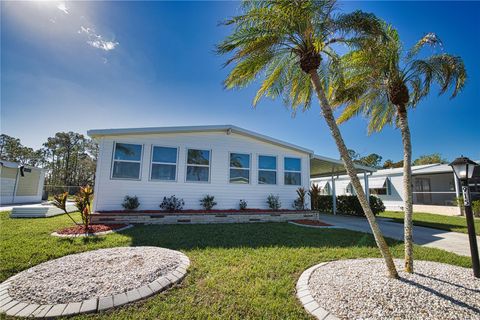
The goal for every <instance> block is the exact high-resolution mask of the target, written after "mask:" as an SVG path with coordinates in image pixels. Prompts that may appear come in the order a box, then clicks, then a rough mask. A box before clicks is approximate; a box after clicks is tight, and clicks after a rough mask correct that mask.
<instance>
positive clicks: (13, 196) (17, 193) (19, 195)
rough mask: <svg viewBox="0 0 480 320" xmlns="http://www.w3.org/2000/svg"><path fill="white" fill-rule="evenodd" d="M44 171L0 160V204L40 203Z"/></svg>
mask: <svg viewBox="0 0 480 320" xmlns="http://www.w3.org/2000/svg"><path fill="white" fill-rule="evenodd" d="M44 180H45V170H44V169H42V168H36V167H31V166H21V165H20V164H19V163H16V162H10V161H4V160H0V204H1V205H7V204H17V203H35V202H41V201H42V191H43V185H44Z"/></svg>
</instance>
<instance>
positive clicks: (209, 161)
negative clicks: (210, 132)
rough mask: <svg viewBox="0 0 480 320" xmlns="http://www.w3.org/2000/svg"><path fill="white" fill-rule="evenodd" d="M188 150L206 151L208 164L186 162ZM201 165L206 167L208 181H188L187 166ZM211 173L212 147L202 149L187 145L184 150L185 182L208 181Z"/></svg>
mask: <svg viewBox="0 0 480 320" xmlns="http://www.w3.org/2000/svg"><path fill="white" fill-rule="evenodd" d="M188 150H200V151H208V152H209V153H208V155H209V158H208V165H204V164H188ZM189 166H191V167H203V168H208V181H189V180H187V179H188V167H189ZM211 175H212V149H207V148H205V149H203V148H201V147H187V148H186V150H185V183H210V180H211Z"/></svg>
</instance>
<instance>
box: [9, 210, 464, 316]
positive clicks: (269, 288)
mask: <svg viewBox="0 0 480 320" xmlns="http://www.w3.org/2000/svg"><path fill="white" fill-rule="evenodd" d="M76 215H77V216H76V217H77V218H78V214H76ZM0 223H1V229H2V232H1V233H0V250H1V251H0V252H1V260H0V281H3V280H5V279H6V278H8V277H10V276H12V275H14V274H16V273H18V272H20V271H22V270H24V269H27V268H29V267H32V266H34V265H37V264H39V263H41V262H44V261H47V260H50V259H54V258H57V257H61V256H64V255H67V254H71V253H75V252H82V251H88V250H94V249H98V248H106V247H115V246H142V245H151V246H161V247H166V248H171V249H175V250H180V251H182V252H184V253H185V254H186V255H187V256H188V257H190V259H191V261H192V265H191V267H190V269H189V273H188V275H187V277H186V278H185V279H184V281H183V283H182V284H180V285H178V286H177V287H175V288H172V289H171V290H169V291H167V292H165V293H161V294H158V295H155V296H153V297H151V298H149V299H147V300H145V301H143V302H138V303H134V304H132V305H128V306H124V307H121V308H117V309H114V310H111V311H108V312H104V313H100V314H96V315H83V316H77V317H76V319H87V318H88V319H207V318H208V319H311V318H310V317H309V316H308V315H307V313H306V312H305V311H304V309H303V307H302V306H301V305H300V303H299V302H298V301H297V299H296V297H295V284H296V281H297V279H298V277H299V276H300V274H301V273H302V272H303V271H304V270H305V269H307V268H308V267H310V266H312V265H314V264H317V263H319V262H322V261H329V260H336V259H351V258H363V257H380V254H379V251H378V250H377V248H376V246H375V243H374V240H373V238H372V236H371V235H368V234H364V233H358V232H353V231H347V230H341V229H312V228H303V227H298V226H294V225H290V224H287V223H257V224H217V225H163V226H162V225H159V226H152V225H149V226H143V225H139V226H135V228H132V229H129V230H125V231H124V232H122V233H121V234H110V235H106V236H100V237H96V238H76V239H68V238H56V237H52V236H50V233H51V232H52V231H55V230H58V229H59V228H62V227H66V226H69V225H71V222H70V221H69V220H68V217H66V216H57V217H52V218H45V219H10V218H8V212H2V213H0ZM389 244H390V245H391V249H392V251H393V253H394V255H395V256H396V257H399V258H401V257H402V255H403V245H402V243H401V242H398V241H393V240H390V241H389ZM415 250H416V257H417V259H419V260H433V261H439V262H444V263H449V264H454V265H459V266H463V267H470V265H471V264H470V259H469V258H468V257H461V256H458V255H455V254H452V253H448V252H445V251H442V250H438V249H433V248H425V247H418V246H416V247H415ZM365 272H368V270H365ZM378 276H381V275H378ZM79 277H81V275H79ZM1 317H2V316H0V318H1ZM3 317H4V316H3Z"/></svg>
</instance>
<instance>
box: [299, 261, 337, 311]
mask: <svg viewBox="0 0 480 320" xmlns="http://www.w3.org/2000/svg"><path fill="white" fill-rule="evenodd" d="M326 264H328V262H322V263H319V264H317V265H314V266H313V267H310V268H308V269H307V270H305V271H304V272H303V273H302V275H301V276H300V278H298V281H297V286H296V291H297V292H296V295H297V298H298V300H300V303H301V304H302V305H303V307H304V308H305V310H307V312H308V313H309V314H311V315H312V316H314V317H315V318H317V319H319V320H338V318H337V317H336V316H335V315H334V314H332V313H330V312H328V311H327V310H325V309H324V308H322V307H321V306H320V305H319V304H318V302H317V301H315V299H314V297H313V295H312V293H311V292H310V288H309V287H308V282H309V280H310V277H311V275H312V273H313V272H314V271H315V270H317V269H318V268H320V267H322V266H324V265H326Z"/></svg>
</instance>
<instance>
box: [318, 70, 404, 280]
mask: <svg viewBox="0 0 480 320" xmlns="http://www.w3.org/2000/svg"><path fill="white" fill-rule="evenodd" d="M309 75H310V79H311V81H312V85H313V87H314V88H315V92H316V94H317V96H318V99H319V100H320V108H321V110H322V114H323V117H324V118H325V120H326V122H327V125H328V127H329V128H330V132H331V133H332V136H333V138H334V140H335V143H336V144H337V148H338V151H339V152H340V156H341V157H342V160H343V163H344V165H345V169H346V170H347V173H348V175H349V176H350V180H351V182H352V185H353V188H354V189H355V192H356V194H357V197H358V200H359V201H360V204H361V206H362V209H363V211H364V212H365V216H366V217H367V220H368V223H369V224H370V228H371V229H372V233H373V236H374V237H375V241H376V243H377V246H378V248H379V249H380V252H381V254H382V256H383V258H384V259H385V263H386V265H387V269H388V273H389V276H390V277H391V278H398V273H397V269H396V268H395V264H394V263H393V259H392V254H391V253H390V250H389V248H388V245H387V242H386V241H385V239H384V237H383V235H382V232H381V231H380V228H379V226H378V223H377V220H376V219H375V215H374V214H373V212H372V209H371V208H370V204H369V201H368V200H367V198H366V197H365V192H364V191H363V189H362V185H361V184H360V179H359V178H358V176H357V172H356V170H355V166H354V164H353V161H352V159H351V158H350V156H349V154H348V149H347V146H346V145H345V142H344V141H343V138H342V135H341V133H340V130H339V128H338V126H337V123H336V122H335V117H334V116H333V112H332V109H331V107H330V103H329V102H328V100H327V98H326V96H325V92H324V91H323V88H322V84H321V82H320V78H319V77H318V73H317V71H316V70H314V69H312V70H310V71H309Z"/></svg>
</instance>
